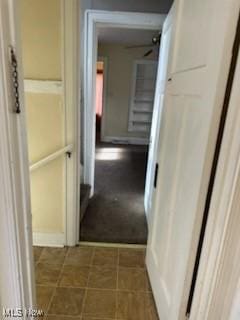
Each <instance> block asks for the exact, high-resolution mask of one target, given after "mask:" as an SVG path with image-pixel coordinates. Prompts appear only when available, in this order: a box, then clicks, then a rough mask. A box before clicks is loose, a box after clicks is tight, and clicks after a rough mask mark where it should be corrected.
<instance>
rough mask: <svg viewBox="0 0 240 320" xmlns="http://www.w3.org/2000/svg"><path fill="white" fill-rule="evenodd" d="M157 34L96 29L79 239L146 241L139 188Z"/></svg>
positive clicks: (150, 109) (143, 176)
mask: <svg viewBox="0 0 240 320" xmlns="http://www.w3.org/2000/svg"><path fill="white" fill-rule="evenodd" d="M158 37H159V30H135V29H120V28H99V31H98V61H97V72H96V102H95V103H96V107H95V110H96V127H95V130H96V149H95V181H94V183H95V185H94V195H93V196H92V197H91V198H90V199H89V202H88V204H87V205H86V204H85V203H84V206H85V207H84V210H82V214H83V219H82V220H81V224H80V241H90V242H91V241H92V242H103V243H104V242H108V243H125V244H146V242H147V219H146V212H145V208H144V192H145V180H146V169H147V161H148V145H149V137H150V130H151V121H152V112H153V101H154V92H155V81H156V74H157V65H158V64H157V61H158V54H159V45H160V41H159V38H158ZM155 39H156V40H155ZM154 41H156V43H154ZM82 187H83V190H84V191H85V190H86V189H87V186H86V185H83V186H82ZM84 191H83V192H84ZM83 212H84V213H83Z"/></svg>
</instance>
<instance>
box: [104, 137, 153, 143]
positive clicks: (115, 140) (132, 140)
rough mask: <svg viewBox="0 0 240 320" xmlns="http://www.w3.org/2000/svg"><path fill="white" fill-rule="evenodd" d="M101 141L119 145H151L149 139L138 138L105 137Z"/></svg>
mask: <svg viewBox="0 0 240 320" xmlns="http://www.w3.org/2000/svg"><path fill="white" fill-rule="evenodd" d="M101 140H102V141H103V142H110V143H119V144H140V145H148V144H149V139H147V138H136V137H115V136H105V137H103V138H102V139H101Z"/></svg>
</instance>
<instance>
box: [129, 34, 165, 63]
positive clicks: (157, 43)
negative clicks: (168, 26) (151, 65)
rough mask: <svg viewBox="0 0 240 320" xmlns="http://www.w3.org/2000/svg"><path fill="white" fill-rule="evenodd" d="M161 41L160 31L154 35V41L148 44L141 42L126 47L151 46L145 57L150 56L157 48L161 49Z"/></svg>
mask: <svg viewBox="0 0 240 320" xmlns="http://www.w3.org/2000/svg"><path fill="white" fill-rule="evenodd" d="M160 42H161V33H160V32H159V33H158V34H157V35H156V36H154V37H152V42H150V43H146V44H139V45H134V46H127V47H126V49H135V48H145V47H147V48H151V49H149V50H147V51H146V52H145V53H144V55H143V57H148V56H149V55H150V54H151V53H153V52H154V50H155V49H157V50H159V47H160Z"/></svg>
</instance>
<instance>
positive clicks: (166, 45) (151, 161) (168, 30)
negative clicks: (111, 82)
mask: <svg viewBox="0 0 240 320" xmlns="http://www.w3.org/2000/svg"><path fill="white" fill-rule="evenodd" d="M174 8H175V6H173V7H172V9H171V11H170V12H169V14H168V16H167V18H166V20H165V22H164V25H163V29H162V34H161V46H160V50H159V63H158V71H157V81H156V90H155V98H154V106H153V114H152V126H151V134H150V139H149V141H150V143H149V151H148V164H147V175H146V184H145V195H144V205H145V211H146V214H147V220H148V222H149V221H150V219H151V217H150V213H151V209H152V199H153V192H154V176H155V169H156V165H157V163H156V156H157V146H158V138H159V130H160V122H161V113H162V107H163V101H164V97H165V88H166V81H167V75H168V73H167V71H168V66H169V65H168V57H169V50H170V43H171V41H170V40H171V34H172V21H173V16H174V11H175V9H174Z"/></svg>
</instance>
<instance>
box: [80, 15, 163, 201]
mask: <svg viewBox="0 0 240 320" xmlns="http://www.w3.org/2000/svg"><path fill="white" fill-rule="evenodd" d="M165 18H166V15H165V14H154V13H135V12H112V11H100V10H99V11H97V10H87V11H86V13H85V25H84V77H83V79H84V80H83V81H84V83H83V88H84V128H83V129H84V137H83V139H84V147H83V153H84V155H83V157H84V175H83V179H84V183H86V184H89V185H90V186H91V192H90V196H92V195H93V194H94V169H95V168H94V166H95V163H94V158H95V130H96V128H95V91H96V88H95V87H96V72H95V70H96V61H97V29H98V28H99V27H100V26H101V25H102V26H104V27H106V26H107V27H121V28H128V29H148V30H158V29H159V30H160V29H161V27H162V25H163V22H164V20H165Z"/></svg>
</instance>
